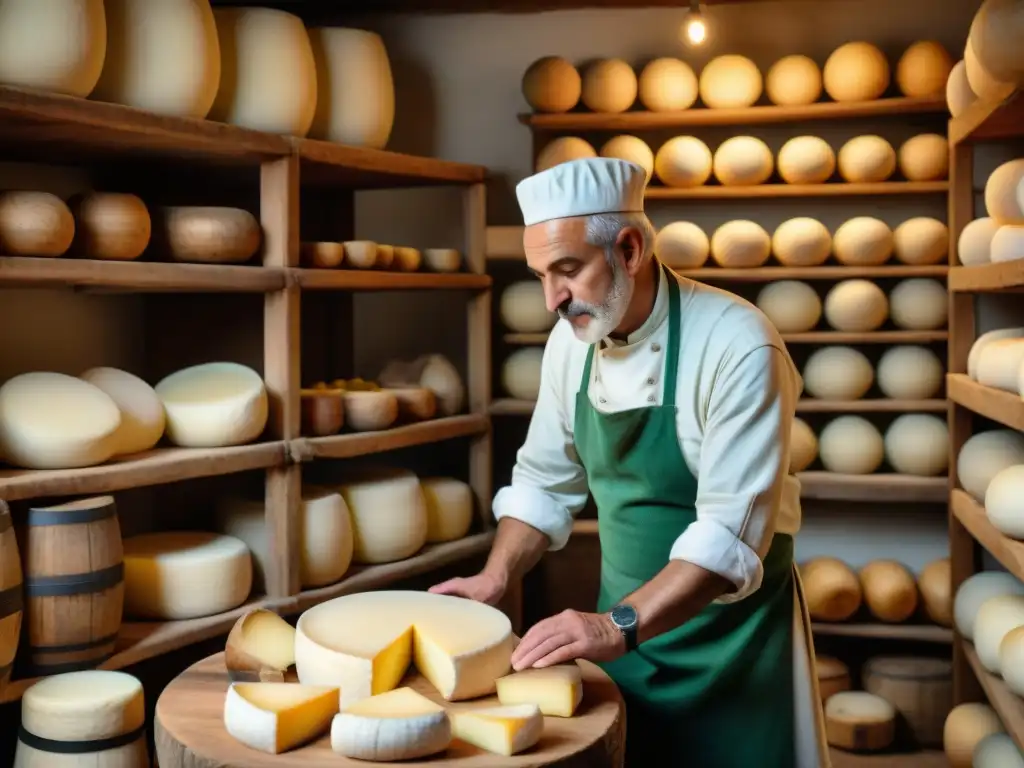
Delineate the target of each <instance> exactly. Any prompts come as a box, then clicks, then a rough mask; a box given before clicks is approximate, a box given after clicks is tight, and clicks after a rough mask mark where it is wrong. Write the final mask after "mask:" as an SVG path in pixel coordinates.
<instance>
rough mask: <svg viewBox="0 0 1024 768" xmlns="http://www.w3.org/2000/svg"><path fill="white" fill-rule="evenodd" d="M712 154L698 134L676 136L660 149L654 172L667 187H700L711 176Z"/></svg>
mask: <svg viewBox="0 0 1024 768" xmlns="http://www.w3.org/2000/svg"><path fill="white" fill-rule="evenodd" d="M711 167H712V156H711V150H710V149H708V145H707V144H705V143H704V142H703V141H701V140H700V139H698V138H697V137H696V136H676V137H674V138H671V139H669V140H668V141H666V142H665V143H664V144H662V145H661V147H660V148H659V149H658V152H657V154H656V155H655V156H654V173H655V175H656V176H657V177H658V178H659V179H660V180H661V183H662V184H664V185H665V186H666V187H699V186H701V185H702V184H703V183H704V182H706V181H707V180H708V179H709V178H711Z"/></svg>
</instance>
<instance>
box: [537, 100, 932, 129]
mask: <svg viewBox="0 0 1024 768" xmlns="http://www.w3.org/2000/svg"><path fill="white" fill-rule="evenodd" d="M929 113H932V114H936V115H942V116H948V115H949V108H948V107H947V106H946V100H945V99H939V98H894V99H877V100H875V101H862V102H857V103H853V102H847V103H840V102H835V101H821V102H817V103H815V104H807V105H803V106H797V107H780V106H775V105H765V106H756V107H746V108H744V109H708V108H707V107H695V108H691V109H682V110H675V111H672V112H647V111H640V110H638V111H633V112H619V113H616V114H604V113H600V112H564V113H561V114H545V113H540V112H531V113H525V114H521V115H519V122H520V123H522V124H523V125H527V126H529V127H530V128H532V129H533V130H535V131H625V132H627V133H632V132H635V131H649V130H657V129H661V128H689V127H697V126H712V125H718V126H730V125H765V124H769V123H803V122H810V121H813V120H851V119H854V118H872V117H902V116H904V115H909V114H929Z"/></svg>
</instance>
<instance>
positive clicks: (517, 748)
mask: <svg viewBox="0 0 1024 768" xmlns="http://www.w3.org/2000/svg"><path fill="white" fill-rule="evenodd" d="M451 721H452V734H453V735H454V736H455V738H457V739H461V740H462V741H465V742H466V743H467V744H472V745H473V746H474V747H479V748H480V749H485V750H487V751H488V752H494V753H496V754H499V755H509V756H510V755H515V754H518V753H520V752H522V751H524V750H527V749H529V748H530V747H532V746H533V745H534V744H536V743H537V742H538V741H540V737H541V734H542V733H543V731H544V716H543V715H542V714H541V712H540V709H539V708H538V707H537V705H536V704H517V705H515V706H511V707H487V708H482V709H467V710H464V711H461V712H453V713H452V715H451Z"/></svg>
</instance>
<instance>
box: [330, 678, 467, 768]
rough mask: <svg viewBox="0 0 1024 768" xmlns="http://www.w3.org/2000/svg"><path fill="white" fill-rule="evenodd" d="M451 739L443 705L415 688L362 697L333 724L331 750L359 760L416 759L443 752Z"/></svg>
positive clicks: (449, 723)
mask: <svg viewBox="0 0 1024 768" xmlns="http://www.w3.org/2000/svg"><path fill="white" fill-rule="evenodd" d="M451 740H452V730H451V722H450V721H449V719H448V715H447V713H446V712H445V710H444V707H442V706H440V705H438V704H435V703H434V702H432V701H431V700H430V699H428V698H427V697H426V696H423V695H421V694H419V693H417V692H416V691H414V690H413V689H412V688H396V689H395V690H393V691H388V692H387V693H381V694H379V695H376V696H371V697H369V698H367V699H361V700H360V701H358V702H356V703H355V704H352V705H351V706H349V707H347V708H345V709H343V710H342V711H341V712H340V713H338V714H337V715H335V716H334V720H333V721H332V723H331V749H333V750H334V751H335V752H337V753H338V754H340V755H344V756H345V757H352V758H356V759H357V760H375V761H378V762H390V761H393V760H413V759H415V758H419V757H426V756H428V755H433V754H436V753H438V752H442V751H444V750H445V749H447V748H448V745H449V744H450V743H451Z"/></svg>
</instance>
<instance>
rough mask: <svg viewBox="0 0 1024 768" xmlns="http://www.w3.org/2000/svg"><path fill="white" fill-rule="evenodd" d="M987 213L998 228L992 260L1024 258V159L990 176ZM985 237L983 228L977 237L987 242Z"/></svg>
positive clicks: (991, 244)
mask: <svg viewBox="0 0 1024 768" xmlns="http://www.w3.org/2000/svg"><path fill="white" fill-rule="evenodd" d="M985 209H986V211H987V212H988V215H989V217H990V218H991V224H992V225H993V227H994V231H993V232H992V234H991V238H990V239H989V241H988V255H989V258H988V260H989V261H993V262H1000V261H1014V260H1016V259H1020V258H1024V159H1021V158H1018V159H1016V160H1009V161H1007V162H1005V163H1003V164H1001V165H1000V166H998V167H997V168H996V169H995V170H994V171H992V173H991V174H989V177H988V181H986V182H985ZM985 234H986V232H985V229H984V228H983V229H981V230H979V233H978V234H977V235H975V237H976V238H978V239H983V237H984V235H985ZM975 247H977V245H975ZM961 260H962V259H961ZM964 263H967V262H964Z"/></svg>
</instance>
